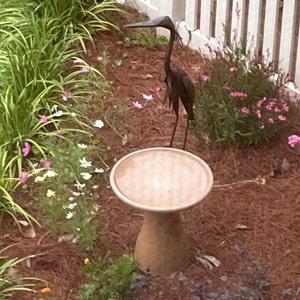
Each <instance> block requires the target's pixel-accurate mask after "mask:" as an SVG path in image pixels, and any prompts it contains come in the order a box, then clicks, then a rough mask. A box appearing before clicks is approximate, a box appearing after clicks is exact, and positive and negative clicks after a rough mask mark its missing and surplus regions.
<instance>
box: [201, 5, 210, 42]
mask: <svg viewBox="0 0 300 300" xmlns="http://www.w3.org/2000/svg"><path fill="white" fill-rule="evenodd" d="M211 14H212V0H205V1H201V13H200V32H201V33H202V34H203V35H204V36H206V37H210V36H211V26H212V18H211Z"/></svg>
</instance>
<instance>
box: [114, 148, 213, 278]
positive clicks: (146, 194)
mask: <svg viewBox="0 0 300 300" xmlns="http://www.w3.org/2000/svg"><path fill="white" fill-rule="evenodd" d="M110 183H111V186H112V189H113V191H114V192H115V194H116V195H117V197H118V198H119V199H120V200H122V201H123V202H125V203H127V204H128V205H129V206H131V207H133V208H136V209H139V210H142V211H144V221H143V225H142V228H141V231H140V233H139V235H138V238H137V241H136V245H135V251H134V255H135V259H136V260H137V262H138V263H139V267H140V269H142V270H144V271H147V272H150V273H152V274H169V273H172V272H174V271H177V270H179V269H181V268H182V267H183V266H184V264H185V263H186V262H187V260H188V259H189V257H190V247H189V241H188V238H187V236H186V234H185V232H184V230H183V228H182V225H181V221H180V211H182V210H185V209H187V208H190V207H192V206H194V205H196V204H197V203H199V202H200V201H201V200H203V199H204V198H205V197H206V196H207V195H208V194H209V192H210V190H211V188H212V185H213V175H212V171H211V169H210V168H209V166H208V165H207V164H206V163H205V162H204V161H203V160H202V159H201V158H199V157H198V156H195V155H194V154H191V153H189V152H186V151H183V150H179V149H173V148H148V149H143V150H138V151H135V152H132V153H130V154H128V155H126V156H124V157H123V158H122V159H120V160H119V161H118V162H117V163H116V164H115V166H114V167H113V169H112V171H111V174H110Z"/></svg>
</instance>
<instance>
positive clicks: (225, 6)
mask: <svg viewBox="0 0 300 300" xmlns="http://www.w3.org/2000/svg"><path fill="white" fill-rule="evenodd" d="M228 10H229V0H222V1H217V8H216V27H215V38H216V39H217V40H218V41H220V42H222V43H224V42H225V28H226V26H227V25H228V24H226V22H227V19H228V13H229V11H228Z"/></svg>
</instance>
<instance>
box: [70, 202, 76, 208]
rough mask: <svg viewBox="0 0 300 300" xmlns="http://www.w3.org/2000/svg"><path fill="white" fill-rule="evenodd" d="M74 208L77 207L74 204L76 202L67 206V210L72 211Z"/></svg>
mask: <svg viewBox="0 0 300 300" xmlns="http://www.w3.org/2000/svg"><path fill="white" fill-rule="evenodd" d="M76 206H77V203H76V202H75V203H70V204H69V205H68V208H69V209H74V208H75V207H76Z"/></svg>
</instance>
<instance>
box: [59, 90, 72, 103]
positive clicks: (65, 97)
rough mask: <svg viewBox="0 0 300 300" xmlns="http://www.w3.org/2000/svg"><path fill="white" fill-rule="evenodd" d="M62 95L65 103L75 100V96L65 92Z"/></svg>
mask: <svg viewBox="0 0 300 300" xmlns="http://www.w3.org/2000/svg"><path fill="white" fill-rule="evenodd" d="M60 95H61V96H62V98H63V100H64V101H67V100H68V99H73V95H72V94H70V93H66V92H63V93H61V94H60Z"/></svg>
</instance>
